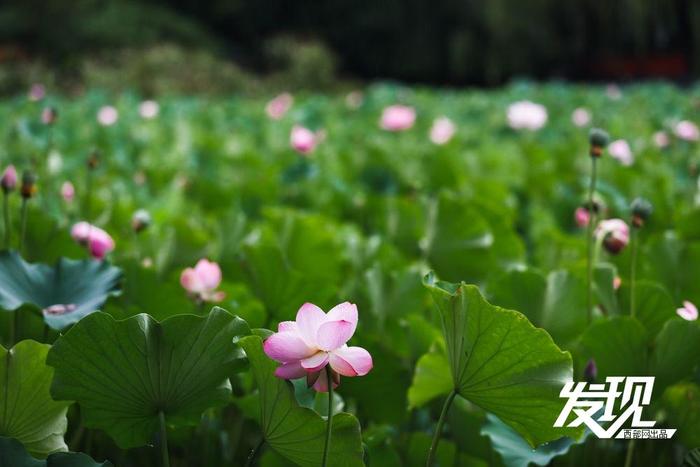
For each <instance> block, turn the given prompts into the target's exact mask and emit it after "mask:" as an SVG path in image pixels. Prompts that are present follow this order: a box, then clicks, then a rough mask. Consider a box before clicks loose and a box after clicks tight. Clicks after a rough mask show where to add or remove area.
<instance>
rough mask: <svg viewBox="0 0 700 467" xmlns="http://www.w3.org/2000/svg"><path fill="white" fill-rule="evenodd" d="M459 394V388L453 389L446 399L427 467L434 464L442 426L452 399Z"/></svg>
mask: <svg viewBox="0 0 700 467" xmlns="http://www.w3.org/2000/svg"><path fill="white" fill-rule="evenodd" d="M456 395H457V390H456V389H453V390H452V392H450V395H449V396H447V399H446V400H445V405H443V406H442V413H440V418H439V419H438V423H437V426H436V427H435V434H434V435H433V442H432V443H431V444H430V450H429V451H428V460H427V461H426V463H425V465H426V467H431V466H432V465H433V460H434V459H435V454H437V447H438V443H439V442H440V434H441V433H442V426H443V425H444V424H445V418H446V417H447V412H448V411H449V410H450V406H451V405H452V401H453V400H454V399H455V396H456Z"/></svg>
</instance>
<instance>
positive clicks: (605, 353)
mask: <svg viewBox="0 0 700 467" xmlns="http://www.w3.org/2000/svg"><path fill="white" fill-rule="evenodd" d="M581 347H582V349H581V354H580V356H581V357H582V358H581V362H579V363H582V362H583V363H585V362H586V361H588V359H590V358H593V359H594V360H595V362H596V366H597V368H598V379H599V380H600V381H605V378H606V377H608V376H644V375H646V374H647V366H648V351H647V336H646V330H645V329H644V326H642V325H641V324H640V323H639V321H637V320H636V319H634V318H631V317H629V316H617V317H614V318H612V319H606V320H602V321H598V322H595V323H593V324H592V325H591V326H590V327H589V328H588V329H586V332H585V333H583V335H582V336H581Z"/></svg>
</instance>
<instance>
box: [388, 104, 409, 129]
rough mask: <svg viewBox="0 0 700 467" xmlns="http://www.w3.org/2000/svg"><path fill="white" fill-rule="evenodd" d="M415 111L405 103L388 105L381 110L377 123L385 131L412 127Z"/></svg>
mask: <svg viewBox="0 0 700 467" xmlns="http://www.w3.org/2000/svg"><path fill="white" fill-rule="evenodd" d="M415 121H416V111H415V109H414V108H413V107H408V106H406V105H390V106H389V107H386V108H385V109H384V110H383V111H382V118H381V120H380V122H379V125H380V126H381V127H382V129H384V130H387V131H405V130H408V129H410V128H411V127H413V124H414V123H415Z"/></svg>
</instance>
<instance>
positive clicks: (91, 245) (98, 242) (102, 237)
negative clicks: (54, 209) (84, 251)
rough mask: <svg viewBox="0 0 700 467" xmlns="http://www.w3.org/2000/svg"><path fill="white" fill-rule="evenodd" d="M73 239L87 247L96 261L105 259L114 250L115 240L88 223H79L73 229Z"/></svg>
mask: <svg viewBox="0 0 700 467" xmlns="http://www.w3.org/2000/svg"><path fill="white" fill-rule="evenodd" d="M71 237H73V240H75V241H76V242H78V243H79V244H81V245H83V246H86V247H87V248H88V251H89V252H90V255H92V257H93V258H96V259H102V258H104V257H105V256H106V255H107V253H109V252H110V251H112V250H114V246H115V245H114V240H113V239H112V237H111V236H110V235H109V234H108V233H107V232H105V231H104V230H102V229H101V228H99V227H97V226H95V225H92V224H90V223H88V222H84V221H83V222H78V223H77V224H75V225H74V226H73V228H71Z"/></svg>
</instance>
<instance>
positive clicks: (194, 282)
mask: <svg viewBox="0 0 700 467" xmlns="http://www.w3.org/2000/svg"><path fill="white" fill-rule="evenodd" d="M180 284H181V285H182V287H183V288H184V289H185V290H186V291H187V292H188V293H190V294H191V295H193V296H194V297H195V298H197V299H198V300H202V301H205V302H220V301H221V300H223V299H224V298H225V297H226V294H225V293H224V292H221V291H217V290H216V288H217V287H219V284H221V268H220V267H219V265H218V264H216V263H215V262H213V261H209V260H206V259H200V260H199V261H198V262H197V264H196V265H195V267H194V268H187V269H185V270H184V271H182V274H180Z"/></svg>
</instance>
